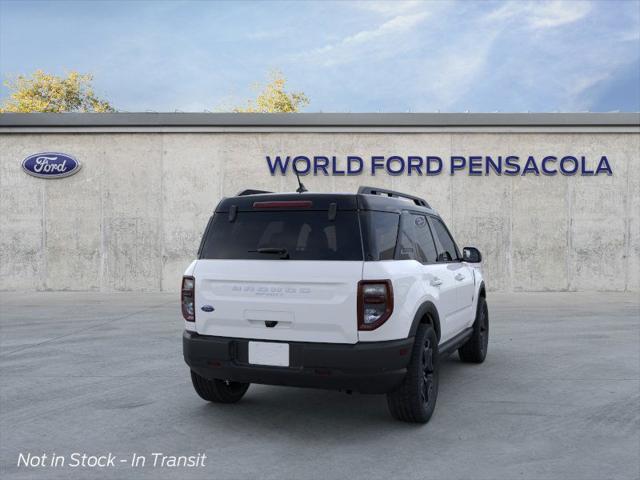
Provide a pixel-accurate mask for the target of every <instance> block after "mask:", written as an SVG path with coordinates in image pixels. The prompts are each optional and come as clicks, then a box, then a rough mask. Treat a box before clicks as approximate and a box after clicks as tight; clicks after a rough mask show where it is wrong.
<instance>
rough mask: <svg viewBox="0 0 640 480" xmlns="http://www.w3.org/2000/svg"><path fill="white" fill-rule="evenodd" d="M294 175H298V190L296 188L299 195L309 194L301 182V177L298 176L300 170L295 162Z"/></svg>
mask: <svg viewBox="0 0 640 480" xmlns="http://www.w3.org/2000/svg"><path fill="white" fill-rule="evenodd" d="M293 173H295V174H296V178H297V179H298V188H296V192H298V193H304V192H308V191H309V190H307V189H306V188H305V186H304V184H303V183H302V182H301V181H300V175H299V174H298V169H297V168H296V163H295V162H293Z"/></svg>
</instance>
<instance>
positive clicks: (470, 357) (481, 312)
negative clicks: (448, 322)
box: [458, 297, 489, 363]
mask: <svg viewBox="0 0 640 480" xmlns="http://www.w3.org/2000/svg"><path fill="white" fill-rule="evenodd" d="M488 346H489V308H488V307H487V301H486V300H485V298H484V297H480V298H478V309H477V310H476V321H475V322H473V334H472V335H471V338H469V340H467V342H466V343H465V344H464V345H463V346H462V347H460V348H459V349H458V355H459V356H460V360H462V361H463V362H466V363H482V362H484V359H485V358H486V357H487V348H488Z"/></svg>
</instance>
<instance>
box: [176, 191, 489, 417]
mask: <svg viewBox="0 0 640 480" xmlns="http://www.w3.org/2000/svg"><path fill="white" fill-rule="evenodd" d="M480 262H481V255H480V252H479V251H478V250H477V249H475V248H472V247H470V248H465V249H463V253H462V255H461V254H460V251H459V250H458V247H457V246H456V243H455V242H454V240H453V238H452V236H451V234H450V233H449V231H448V229H447V227H446V226H445V224H444V222H443V221H442V219H441V218H440V217H439V216H438V214H437V213H436V212H435V211H434V210H433V209H431V208H430V207H429V205H428V204H427V202H426V201H424V200H423V199H421V198H417V197H413V196H410V195H405V194H402V193H399V192H394V191H390V190H383V189H377V188H371V187H361V188H360V189H359V190H358V193H357V194H355V195H354V194H335V193H301V194H297V193H282V194H275V193H269V192H260V191H256V190H246V191H244V192H241V193H240V194H238V196H236V197H232V198H225V199H223V200H222V201H221V202H220V203H219V204H218V206H217V208H216V210H215V213H214V215H213V216H212V217H211V219H210V220H209V224H208V225H207V228H206V231H205V233H204V236H203V239H202V242H201V245H200V248H199V251H198V259H197V260H195V261H194V262H193V263H192V264H191V265H190V266H189V268H187V271H186V272H185V276H184V278H183V280H182V314H183V316H184V320H185V322H184V325H185V329H186V331H185V332H184V336H183V348H184V358H185V361H186V362H187V364H188V365H189V367H190V368H191V379H192V381H193V386H194V388H195V390H196V392H197V393H198V394H199V395H200V396H201V397H202V398H203V399H205V400H209V401H212V402H223V403H233V402H237V401H238V400H240V398H242V396H243V395H244V394H245V392H246V391H247V388H249V384H250V383H262V384H268V385H290V386H298V387H317V388H329V389H339V390H345V391H348V392H350V391H354V390H355V391H358V392H361V393H386V394H387V399H388V405H389V410H390V411H391V414H392V415H393V416H394V417H395V418H397V419H399V420H404V421H408V422H427V421H428V420H429V418H430V417H431V415H432V413H433V409H434V407H435V402H436V397H437V395H438V370H439V369H438V364H439V359H440V358H442V357H443V356H445V355H449V354H451V353H452V352H453V351H454V350H456V349H457V350H458V353H459V355H460V359H461V360H462V361H465V362H474V363H480V362H482V361H483V360H484V358H485V356H486V354H487V342H488V335H489V316H488V310H487V303H486V291H485V285H484V281H483V278H482V272H481V269H480Z"/></svg>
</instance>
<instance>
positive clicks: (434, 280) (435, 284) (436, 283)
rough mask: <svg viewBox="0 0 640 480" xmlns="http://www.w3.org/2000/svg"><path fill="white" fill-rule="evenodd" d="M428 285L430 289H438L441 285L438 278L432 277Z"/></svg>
mask: <svg viewBox="0 0 640 480" xmlns="http://www.w3.org/2000/svg"><path fill="white" fill-rule="evenodd" d="M430 283H431V286H432V287H439V286H440V285H442V280H440V279H439V278H438V277H433V279H432V280H431V282H430Z"/></svg>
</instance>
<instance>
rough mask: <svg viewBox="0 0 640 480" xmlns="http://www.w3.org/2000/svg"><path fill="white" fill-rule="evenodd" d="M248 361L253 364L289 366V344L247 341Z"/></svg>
mask: <svg viewBox="0 0 640 480" xmlns="http://www.w3.org/2000/svg"><path fill="white" fill-rule="evenodd" d="M249 363H251V364H254V365H271V366H274V367H288V366H289V344H288V343H271V342H249Z"/></svg>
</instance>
